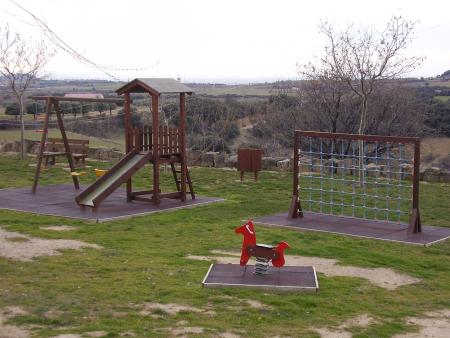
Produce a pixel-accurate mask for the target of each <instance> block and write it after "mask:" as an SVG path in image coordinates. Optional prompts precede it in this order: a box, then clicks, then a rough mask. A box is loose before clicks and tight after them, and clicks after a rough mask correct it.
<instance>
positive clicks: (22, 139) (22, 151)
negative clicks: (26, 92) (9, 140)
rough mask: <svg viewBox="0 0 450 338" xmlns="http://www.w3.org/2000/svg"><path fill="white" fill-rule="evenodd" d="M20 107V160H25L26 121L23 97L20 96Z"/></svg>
mask: <svg viewBox="0 0 450 338" xmlns="http://www.w3.org/2000/svg"><path fill="white" fill-rule="evenodd" d="M17 99H18V101H19V107H20V159H21V160H23V159H25V121H24V119H23V117H24V111H25V109H24V105H23V95H20V96H19V97H18V98H17Z"/></svg>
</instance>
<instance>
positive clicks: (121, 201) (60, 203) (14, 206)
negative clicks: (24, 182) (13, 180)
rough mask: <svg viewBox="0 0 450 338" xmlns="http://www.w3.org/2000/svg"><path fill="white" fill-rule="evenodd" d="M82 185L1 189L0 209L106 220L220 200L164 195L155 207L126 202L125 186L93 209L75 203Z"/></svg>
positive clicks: (143, 203) (99, 220) (137, 202)
mask: <svg viewBox="0 0 450 338" xmlns="http://www.w3.org/2000/svg"><path fill="white" fill-rule="evenodd" d="M83 188H84V187H81V189H80V190H75V188H74V187H73V186H72V185H66V184H57V185H48V186H39V187H38V190H37V192H36V194H35V195H33V194H32V193H31V188H29V187H24V188H11V189H0V209H6V210H13V211H23V212H30V213H34V214H40V215H50V216H62V217H69V218H77V219H83V220H88V221H94V222H105V221H110V220H114V219H120V218H128V217H133V216H138V215H146V214H151V213H154V212H160V211H169V210H174V209H178V208H187V207H194V206H197V205H202V204H206V203H212V202H219V201H223V199H220V198H214V197H202V196H196V198H195V200H191V199H190V198H189V196H188V197H187V200H186V202H181V201H179V200H175V199H167V198H164V199H162V200H161V203H160V204H159V205H158V206H156V205H154V204H153V203H149V202H139V201H132V202H127V200H126V193H125V189H122V188H120V189H117V190H116V191H115V192H113V193H112V194H111V195H110V196H109V197H108V198H107V199H106V200H105V201H103V203H102V204H101V206H100V207H98V208H97V209H96V210H95V209H92V208H90V207H80V206H79V205H77V203H76V202H75V196H76V195H77V194H78V193H79V192H80V191H82V190H83Z"/></svg>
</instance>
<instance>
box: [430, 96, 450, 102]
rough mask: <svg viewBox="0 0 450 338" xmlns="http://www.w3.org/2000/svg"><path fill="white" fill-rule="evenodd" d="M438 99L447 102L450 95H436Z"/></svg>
mask: <svg viewBox="0 0 450 338" xmlns="http://www.w3.org/2000/svg"><path fill="white" fill-rule="evenodd" d="M434 98H435V99H436V100H439V101H442V102H447V101H448V100H450V96H444V95H438V96H435V97H434Z"/></svg>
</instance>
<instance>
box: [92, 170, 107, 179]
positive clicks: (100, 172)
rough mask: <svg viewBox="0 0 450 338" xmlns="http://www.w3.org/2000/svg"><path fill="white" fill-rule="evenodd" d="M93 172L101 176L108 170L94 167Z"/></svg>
mask: <svg viewBox="0 0 450 338" xmlns="http://www.w3.org/2000/svg"><path fill="white" fill-rule="evenodd" d="M94 172H95V176H97V177H101V176H103V175H105V174H106V173H107V172H108V170H104V169H94Z"/></svg>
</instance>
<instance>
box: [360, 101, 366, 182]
mask: <svg viewBox="0 0 450 338" xmlns="http://www.w3.org/2000/svg"><path fill="white" fill-rule="evenodd" d="M366 119H367V96H363V99H362V104H361V116H360V119H359V128H358V135H364V132H365V130H366ZM358 152H359V160H358V167H359V168H358V169H359V186H360V187H361V188H362V187H364V181H365V172H364V141H363V140H359V141H358Z"/></svg>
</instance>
